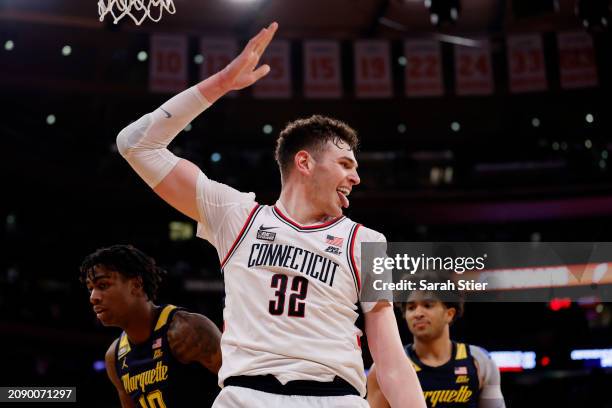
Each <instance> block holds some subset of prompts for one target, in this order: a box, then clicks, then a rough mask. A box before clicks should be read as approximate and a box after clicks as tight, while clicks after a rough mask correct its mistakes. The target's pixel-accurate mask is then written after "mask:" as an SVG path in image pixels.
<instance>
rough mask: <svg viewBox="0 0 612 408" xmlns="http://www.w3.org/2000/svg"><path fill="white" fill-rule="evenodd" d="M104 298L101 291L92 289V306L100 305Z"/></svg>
mask: <svg viewBox="0 0 612 408" xmlns="http://www.w3.org/2000/svg"><path fill="white" fill-rule="evenodd" d="M101 298H102V296H101V295H100V291H98V290H96V289H92V291H91V293H90V294H89V302H90V303H91V304H92V305H95V304H98V303H100V299H101Z"/></svg>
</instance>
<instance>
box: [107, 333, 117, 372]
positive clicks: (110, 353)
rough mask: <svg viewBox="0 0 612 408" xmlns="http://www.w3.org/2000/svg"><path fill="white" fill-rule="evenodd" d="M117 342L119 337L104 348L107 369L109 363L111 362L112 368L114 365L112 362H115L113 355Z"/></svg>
mask: <svg viewBox="0 0 612 408" xmlns="http://www.w3.org/2000/svg"><path fill="white" fill-rule="evenodd" d="M118 342H119V337H117V338H116V339H115V340H114V341H113V342H112V343H111V345H110V346H109V347H108V350H106V354H105V355H104V360H105V361H106V367H107V369H108V367H109V365H110V364H113V368H114V367H115V366H114V364H115V361H116V360H117V359H116V356H115V351H116V350H117V343H118Z"/></svg>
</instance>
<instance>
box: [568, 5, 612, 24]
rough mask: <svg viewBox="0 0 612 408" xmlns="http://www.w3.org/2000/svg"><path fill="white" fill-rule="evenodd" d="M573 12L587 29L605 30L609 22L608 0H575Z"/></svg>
mask: <svg viewBox="0 0 612 408" xmlns="http://www.w3.org/2000/svg"><path fill="white" fill-rule="evenodd" d="M575 12H576V16H578V19H579V20H580V22H581V23H582V25H583V26H584V28H586V29H587V30H599V31H601V30H605V29H607V28H608V25H609V24H610V0H576V7H575Z"/></svg>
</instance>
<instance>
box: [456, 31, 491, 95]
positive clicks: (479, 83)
mask: <svg viewBox="0 0 612 408" xmlns="http://www.w3.org/2000/svg"><path fill="white" fill-rule="evenodd" d="M478 40H479V42H480V46H479V47H464V46H460V45H455V89H456V93H457V95H490V94H492V93H493V69H492V64H491V50H490V45H489V40H488V39H478Z"/></svg>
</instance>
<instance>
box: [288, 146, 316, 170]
mask: <svg viewBox="0 0 612 408" xmlns="http://www.w3.org/2000/svg"><path fill="white" fill-rule="evenodd" d="M293 164H294V166H295V169H296V170H297V171H298V172H299V173H301V174H304V175H310V173H311V172H312V169H313V167H314V159H313V157H312V156H311V155H310V153H308V152H307V151H306V150H300V151H299V152H297V153H296V154H295V156H294V157H293Z"/></svg>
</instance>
